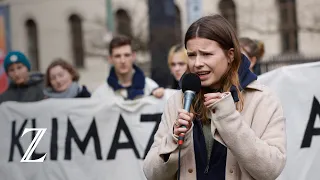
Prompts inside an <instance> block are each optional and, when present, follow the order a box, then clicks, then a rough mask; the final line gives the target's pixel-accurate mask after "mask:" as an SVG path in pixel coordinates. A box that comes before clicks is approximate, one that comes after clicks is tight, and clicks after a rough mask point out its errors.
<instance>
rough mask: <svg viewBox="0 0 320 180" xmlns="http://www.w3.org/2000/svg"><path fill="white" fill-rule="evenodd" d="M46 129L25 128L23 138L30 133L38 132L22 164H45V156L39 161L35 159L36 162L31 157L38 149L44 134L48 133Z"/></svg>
mask: <svg viewBox="0 0 320 180" xmlns="http://www.w3.org/2000/svg"><path fill="white" fill-rule="evenodd" d="M46 130H47V129H46V128H25V129H24V131H23V133H22V135H21V137H22V136H23V135H25V134H27V133H28V132H30V131H37V134H36V135H35V137H34V138H33V140H32V142H31V144H30V145H29V147H28V149H27V151H26V152H25V153H24V155H23V157H22V159H21V161H20V162H43V161H44V158H46V155H47V153H46V154H45V155H43V156H42V157H41V158H39V159H35V160H31V159H30V157H31V155H32V153H33V152H34V150H35V149H36V148H37V146H38V144H39V142H40V140H41V138H42V137H43V135H44V133H45V132H46Z"/></svg>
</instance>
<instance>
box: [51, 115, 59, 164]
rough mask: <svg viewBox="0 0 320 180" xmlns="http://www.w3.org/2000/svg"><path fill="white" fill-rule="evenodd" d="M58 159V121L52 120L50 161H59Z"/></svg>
mask: <svg viewBox="0 0 320 180" xmlns="http://www.w3.org/2000/svg"><path fill="white" fill-rule="evenodd" d="M57 157H58V119H57V118H52V130H51V147H50V159H51V160H57Z"/></svg>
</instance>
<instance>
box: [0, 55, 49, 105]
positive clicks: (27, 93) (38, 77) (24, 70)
mask: <svg viewBox="0 0 320 180" xmlns="http://www.w3.org/2000/svg"><path fill="white" fill-rule="evenodd" d="M3 67H4V69H5V71H6V73H7V75H8V77H9V81H10V82H9V83H10V84H9V87H8V89H7V90H6V91H5V92H3V93H2V94H1V95H0V104H1V103H3V102H6V101H17V102H35V101H40V100H42V99H43V98H44V95H43V92H42V90H43V75H42V74H41V73H32V74H31V73H30V70H31V64H30V61H29V59H28V58H27V57H26V56H25V55H24V54H23V53H22V52H20V51H11V52H9V53H8V54H7V56H6V57H5V59H4V62H3Z"/></svg>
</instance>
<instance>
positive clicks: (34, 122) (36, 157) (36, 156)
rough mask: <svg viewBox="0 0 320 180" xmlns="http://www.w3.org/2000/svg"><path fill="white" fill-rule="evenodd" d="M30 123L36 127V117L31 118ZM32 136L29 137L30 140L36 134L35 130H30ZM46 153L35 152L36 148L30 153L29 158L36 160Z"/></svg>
mask: <svg viewBox="0 0 320 180" xmlns="http://www.w3.org/2000/svg"><path fill="white" fill-rule="evenodd" d="M31 124H32V128H37V123H36V119H32V120H31ZM31 133H32V138H31V142H32V140H33V139H34V137H35V136H36V131H32V132H31ZM45 154H46V153H37V152H36V149H35V150H34V151H33V153H32V155H31V160H36V159H39V158H41V157H43V156H44V155H45Z"/></svg>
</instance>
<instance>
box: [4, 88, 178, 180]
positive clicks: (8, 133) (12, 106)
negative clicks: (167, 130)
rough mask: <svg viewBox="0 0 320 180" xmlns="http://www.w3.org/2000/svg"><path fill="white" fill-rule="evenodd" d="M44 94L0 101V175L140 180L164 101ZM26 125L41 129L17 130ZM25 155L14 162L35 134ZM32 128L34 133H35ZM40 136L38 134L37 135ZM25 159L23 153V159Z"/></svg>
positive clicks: (28, 179) (7, 178)
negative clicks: (22, 100)
mask: <svg viewBox="0 0 320 180" xmlns="http://www.w3.org/2000/svg"><path fill="white" fill-rule="evenodd" d="M174 92H176V91H175V90H166V91H165V97H164V98H162V99H156V98H154V97H151V96H149V97H145V98H141V99H139V100H134V101H121V102H119V101H117V102H114V101H112V98H110V99H100V100H97V99H69V100H66V99H65V100H61V99H60V100H59V99H48V100H44V101H41V102H35V103H16V102H7V103H3V104H1V105H0V119H1V120H0V179H1V180H75V179H77V180H120V179H130V180H142V179H145V177H144V174H143V170H142V164H143V159H144V157H145V155H146V153H147V152H148V150H149V148H150V146H151V144H152V142H153V135H154V133H155V132H156V130H157V128H158V125H159V122H160V119H161V114H162V112H163V109H164V106H165V103H166V100H167V99H168V97H169V96H171V95H172V94H173V93H174ZM26 128H42V129H38V130H39V131H38V132H37V131H32V132H28V133H26V134H24V135H23V136H22V137H21V135H22V133H23V131H24V129H26ZM44 129H46V130H45V133H44V134H43V137H42V138H41V140H40V142H39V144H38V145H37V147H36V148H35V151H34V152H33V153H32V155H31V160H32V159H39V158H41V157H43V156H44V155H45V154H46V157H45V160H44V161H43V163H41V162H36V163H35V162H34V163H23V162H20V161H21V158H22V157H23V155H24V154H25V153H26V150H27V148H28V147H29V145H30V144H31V141H32V140H33V139H34V137H35V136H38V135H40V131H41V133H43V132H44ZM37 133H38V134H37ZM38 137H39V138H40V136H38ZM26 159H28V158H26Z"/></svg>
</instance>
